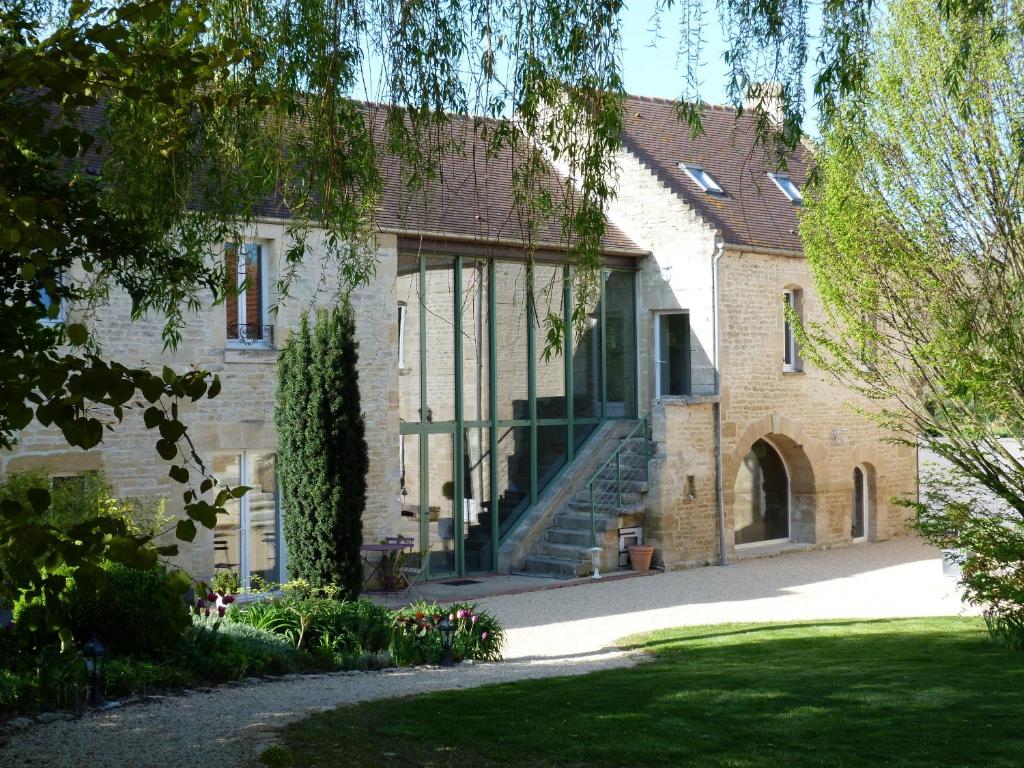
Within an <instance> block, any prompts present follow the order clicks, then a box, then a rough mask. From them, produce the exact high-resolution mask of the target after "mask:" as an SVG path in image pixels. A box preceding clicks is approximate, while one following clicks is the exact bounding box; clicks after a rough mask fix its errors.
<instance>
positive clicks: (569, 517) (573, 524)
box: [552, 510, 619, 534]
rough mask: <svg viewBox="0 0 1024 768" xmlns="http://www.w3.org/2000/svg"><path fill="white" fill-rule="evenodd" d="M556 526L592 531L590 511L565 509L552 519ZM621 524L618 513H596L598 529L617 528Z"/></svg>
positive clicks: (595, 522) (595, 518) (595, 520)
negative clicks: (608, 514) (610, 514)
mask: <svg viewBox="0 0 1024 768" xmlns="http://www.w3.org/2000/svg"><path fill="white" fill-rule="evenodd" d="M552 522H553V523H554V525H553V527H554V528H568V529H570V530H574V531H587V533H588V534H589V533H590V512H589V511H588V512H587V514H583V513H582V512H571V511H566V510H563V511H561V512H559V513H558V514H557V515H555V519H554V520H553V521H552ZM618 524H619V519H618V515H615V516H614V517H612V516H607V515H601V514H598V515H595V517H594V529H595V530H597V531H607V530H610V529H612V528H617V527H618Z"/></svg>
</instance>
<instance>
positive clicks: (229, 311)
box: [224, 244, 239, 339]
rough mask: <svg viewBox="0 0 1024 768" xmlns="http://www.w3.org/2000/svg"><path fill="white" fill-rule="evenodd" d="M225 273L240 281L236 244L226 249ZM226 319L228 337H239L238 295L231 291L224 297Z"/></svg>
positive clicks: (229, 277) (230, 277) (229, 278)
mask: <svg viewBox="0 0 1024 768" xmlns="http://www.w3.org/2000/svg"><path fill="white" fill-rule="evenodd" d="M224 273H225V274H226V275H227V278H228V280H232V279H233V280H234V281H235V282H234V284H236V285H237V283H238V248H237V247H236V246H235V245H231V244H228V245H227V246H226V247H225V249H224ZM224 319H225V322H226V324H227V325H226V328H227V337H228V338H229V339H237V338H238V322H239V320H238V296H237V295H235V294H234V293H229V294H228V295H227V296H225V297H224Z"/></svg>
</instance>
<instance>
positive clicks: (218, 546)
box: [213, 451, 285, 589]
mask: <svg viewBox="0 0 1024 768" xmlns="http://www.w3.org/2000/svg"><path fill="white" fill-rule="evenodd" d="M276 458H277V457H276V455H275V454H273V453H258V452H254V451H240V452H238V453H218V454H214V457H213V474H214V477H216V478H217V480H218V481H220V482H221V483H223V484H225V485H228V486H230V487H232V488H234V487H235V486H238V485H246V486H248V487H249V492H248V493H246V494H245V495H244V496H243V497H242V498H240V499H229V500H228V501H227V503H226V504H225V505H224V508H225V513H224V514H221V515H218V516H217V526H216V527H215V528H214V530H213V569H214V575H216V574H217V573H220V572H225V571H237V572H238V574H239V576H240V578H241V581H242V586H243V588H245V589H249V588H250V587H253V586H259V585H260V584H261V583H262V584H270V583H279V582H281V581H282V580H283V574H284V562H285V557H284V539H283V537H282V535H281V534H282V531H281V513H280V507H279V505H278V501H277V498H278V494H277V472H276Z"/></svg>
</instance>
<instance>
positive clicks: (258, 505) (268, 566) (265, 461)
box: [244, 453, 280, 582]
mask: <svg viewBox="0 0 1024 768" xmlns="http://www.w3.org/2000/svg"><path fill="white" fill-rule="evenodd" d="M275 459H276V456H275V454H273V453H247V454H246V470H247V475H248V476H247V477H246V479H245V485H248V486H249V488H250V490H249V492H248V493H247V494H245V502H244V503H245V504H247V505H248V507H249V558H248V559H249V577H250V578H252V577H253V576H258V577H259V578H261V579H263V581H264V582H277V581H279V579H280V577H279V571H278V562H279V560H278V552H280V535H279V531H278V525H277V473H276V471H275Z"/></svg>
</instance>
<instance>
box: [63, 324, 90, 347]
mask: <svg viewBox="0 0 1024 768" xmlns="http://www.w3.org/2000/svg"><path fill="white" fill-rule="evenodd" d="M66 330H67V334H68V341H70V342H71V343H72V344H74V345H75V346H76V347H80V346H82V345H83V344H85V342H86V339H88V338H89V332H88V331H87V330H86V328H85V326H84V325H82V324H81V323H71V325H69V326H67V329H66Z"/></svg>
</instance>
